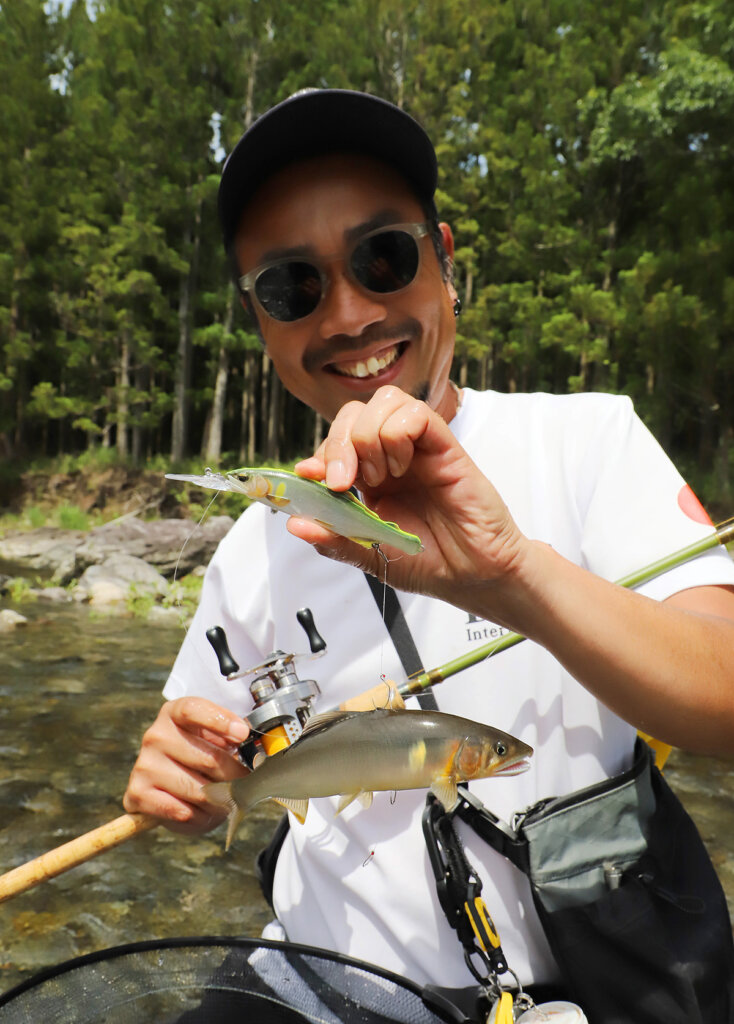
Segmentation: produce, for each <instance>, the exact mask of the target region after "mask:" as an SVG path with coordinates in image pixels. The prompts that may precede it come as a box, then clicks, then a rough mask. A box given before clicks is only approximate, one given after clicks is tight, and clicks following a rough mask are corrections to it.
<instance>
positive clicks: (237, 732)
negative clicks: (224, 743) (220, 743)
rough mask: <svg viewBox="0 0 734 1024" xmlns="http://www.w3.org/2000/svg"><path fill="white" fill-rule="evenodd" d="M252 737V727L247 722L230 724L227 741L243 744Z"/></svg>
mask: <svg viewBox="0 0 734 1024" xmlns="http://www.w3.org/2000/svg"><path fill="white" fill-rule="evenodd" d="M249 735H250V727H249V725H248V724H247V722H230V725H229V731H228V733H227V739H229V740H231V741H232V742H233V743H242V741H243V740H246V739H247V737H248V736H249Z"/></svg>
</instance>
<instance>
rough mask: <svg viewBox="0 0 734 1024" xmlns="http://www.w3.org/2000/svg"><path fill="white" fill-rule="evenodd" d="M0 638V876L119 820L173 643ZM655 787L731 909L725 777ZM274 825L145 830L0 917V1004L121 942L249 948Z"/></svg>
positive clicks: (37, 629)
mask: <svg viewBox="0 0 734 1024" xmlns="http://www.w3.org/2000/svg"><path fill="white" fill-rule="evenodd" d="M22 611H23V614H25V615H26V616H27V617H28V618H29V619H30V620H31V621H30V623H29V625H27V626H25V627H20V628H17V629H16V630H14V631H12V632H9V633H0V652H1V657H0V873H2V872H4V871H8V870H10V869H11V868H13V867H15V866H17V865H19V864H22V863H24V862H25V861H27V860H29V859H31V858H33V857H36V856H38V855H40V854H41V853H44V852H45V851H47V850H50V849H53V848H55V847H57V846H59V845H61V844H62V843H65V842H67V841H68V840H69V839H72V838H74V837H75V836H77V835H80V834H82V833H84V832H87V831H89V830H90V829H93V828H96V827H97V826H98V825H100V824H102V823H104V822H106V821H108V820H110V819H112V818H115V817H117V816H118V815H119V814H121V813H122V805H121V797H122V794H123V792H124V789H125V785H126V782H127V777H128V774H129V771H130V768H131V767H132V764H133V762H134V760H135V756H136V752H137V749H138V746H139V742H140V737H141V735H142V733H143V731H144V729H145V728H146V727H147V725H148V724H149V723H150V722H151V721H152V719H153V718H154V716H155V714H156V711H157V709H158V707H159V705H160V701H161V697H160V691H161V688H162V685H163V682H164V681H165V678H166V675H167V672H168V668H169V666H170V664H171V662H172V660H173V657H174V655H175V653H176V651H177V649H178V646H179V644H180V642H181V639H182V635H183V634H182V630H181V628H180V627H174V626H160V625H156V626H152V625H147V624H145V623H144V622H141V621H138V620H135V619H125V618H109V617H99V616H98V617H94V616H93V615H92V614H91V613H90V612H89V610H88V609H87V608H84V607H79V606H72V605H68V606H61V607H54V608H53V610H50V609H49V608H44V607H43V606H40V605H24V606H23V608H22ZM666 772H667V776H668V778H669V780H670V781H671V784H672V785H673V787H674V788H675V789H676V791H677V792H678V794H679V796H680V797H681V799H682V800H683V802H684V803H685V804H686V806H687V807H688V809H689V811H690V812H691V813H692V814H693V816H694V818H695V819H696V821H697V823H698V826H699V828H700V830H701V833H702V835H703V837H704V839H705V841H706V843H707V845H708V847H709V850H710V851H711V854H712V856H713V859H714V862H715V864H716V866H717V869H718V871H719V875H720V877H721V879H722V882H723V884H724V887H725V889H726V891H727V896H728V898H729V905H730V910H732V909H734V854H733V853H732V851H734V763H731V764H730V763H728V762H725V761H721V760H718V759H716V758H704V757H693V756H690V755H686V754H682V753H680V752H678V751H676V752H674V754H673V755H672V757H671V759H670V761H669V764H668V768H667V769H666ZM278 817H279V812H278V811H276V810H274V809H273V808H272V807H269V806H268V807H264V808H261V809H256V811H255V812H254V813H253V814H251V815H250V816H249V818H248V822H247V825H246V827H242V828H241V829H240V832H239V833H238V839H237V841H236V842H235V844H234V846H233V848H232V849H231V850H230V851H229V852H228V853H225V852H224V842H223V838H224V837H223V830H221V829H220V830H218V831H217V832H215V833H213V834H212V835H209V836H204V837H198V838H188V837H182V836H175V835H173V834H172V833H170V832H167V831H166V830H165V829H162V828H158V829H154V830H153V831H151V832H148V833H146V834H143V835H140V836H138V837H136V838H135V839H132V840H131V841H129V842H127V843H125V844H124V845H122V846H119V847H117V848H116V849H114V850H110V851H108V852H106V853H104V854H103V855H102V856H100V857H98V858H96V859H94V860H92V861H89V862H87V863H86V864H84V865H81V866H79V867H77V868H75V869H73V870H72V871H69V872H68V873H66V874H63V875H60V876H59V877H58V878H56V879H54V880H52V881H49V882H46V883H44V884H42V885H40V886H38V887H37V888H35V889H32V890H30V891H28V892H26V893H23V894H21V895H19V896H16V897H14V898H13V899H11V900H8V901H6V902H5V903H2V904H0V936H1V937H2V947H1V948H0V991H5V990H7V989H8V988H10V987H11V986H12V985H14V984H16V983H17V982H18V981H20V980H21V979H23V978H25V977H27V976H28V975H30V974H32V973H34V972H36V971H38V970H40V969H41V968H43V967H47V966H51V965H53V964H57V963H59V962H61V961H63V960H67V959H70V958H72V957H75V956H79V955H81V954H83V953H88V952H91V951H93V950H98V949H104V948H107V947H110V946H114V945H117V944H120V943H124V942H132V941H137V940H142V939H150V938H166V937H169V936H177V935H251V936H256V935H258V934H259V932H260V930H261V928H262V926H263V925H264V924H265V923H266V921H268V920H269V918H270V916H271V915H270V911H269V909H268V907H267V906H266V904H265V902H264V901H263V899H262V897H261V895H260V891H259V888H258V885H257V881H256V879H255V876H254V872H253V861H254V856H255V854H256V852H257V850H259V849H260V847H261V846H262V845H263V843H264V842H265V840H266V839H267V837H268V836H269V834H270V832H271V831H272V828H273V826H274V823H275V821H276V820H277V818H278Z"/></svg>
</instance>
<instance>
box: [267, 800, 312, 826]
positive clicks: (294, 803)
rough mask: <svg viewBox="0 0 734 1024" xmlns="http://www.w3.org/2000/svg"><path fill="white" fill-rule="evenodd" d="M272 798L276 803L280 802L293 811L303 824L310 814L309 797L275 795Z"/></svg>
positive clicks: (282, 805)
mask: <svg viewBox="0 0 734 1024" xmlns="http://www.w3.org/2000/svg"><path fill="white" fill-rule="evenodd" d="M270 799H271V800H274V801H275V803H276V804H280V806H281V807H285V809H286V810H287V811H292V813H293V814H295V816H296V817H297V818H298V820H299V821H300V823H301V824H303V823H304V821H305V820H306V815H307V814H308V798H306V799H297V798H295V797H288V796H273V797H271V798H270Z"/></svg>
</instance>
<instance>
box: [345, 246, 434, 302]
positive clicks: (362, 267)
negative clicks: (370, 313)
mask: <svg viewBox="0 0 734 1024" xmlns="http://www.w3.org/2000/svg"><path fill="white" fill-rule="evenodd" d="M419 258H420V251H419V249H418V243H417V242H416V240H415V238H413V236H412V235H410V234H408V232H407V231H380V232H378V233H377V234H376V235H370V236H369V237H368V238H365V239H363V240H362V241H361V242H359V244H358V245H357V246H356V248H355V249H354V251H353V252H352V261H351V262H352V273H353V274H354V276H355V277H356V278H357V280H358V281H359V283H360V284H361V285H363V286H364V287H365V288H367V289H368V290H369V291H371V292H377V293H379V294H383V295H384V294H387V293H388V292H397V291H400V289H401V288H405V287H407V285H409V284H410V282H411V281H412V280H413V279H414V277H415V275H416V274H417V273H418V262H419Z"/></svg>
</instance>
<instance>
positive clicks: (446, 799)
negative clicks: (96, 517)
mask: <svg viewBox="0 0 734 1024" xmlns="http://www.w3.org/2000/svg"><path fill="white" fill-rule="evenodd" d="M431 791H432V792H433V793H435V795H436V796H437V797H438V799H439V800H440V801H441V803H442V804H443V805H444V807H445V808H446V810H447V811H450V810H451V808H452V807H453V806H454V804H455V803H456V801H457V800H458V798H459V796H458V793H457V792H456V782H455V781H454V779H452V778H450V777H449V776H448V775H442V776H441V777H440V778H438V779H434V780H433V782H432V783H431Z"/></svg>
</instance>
